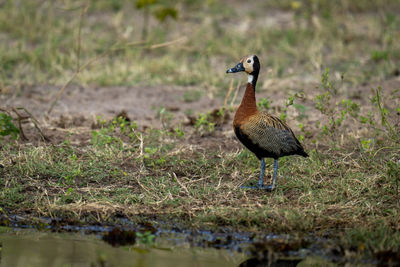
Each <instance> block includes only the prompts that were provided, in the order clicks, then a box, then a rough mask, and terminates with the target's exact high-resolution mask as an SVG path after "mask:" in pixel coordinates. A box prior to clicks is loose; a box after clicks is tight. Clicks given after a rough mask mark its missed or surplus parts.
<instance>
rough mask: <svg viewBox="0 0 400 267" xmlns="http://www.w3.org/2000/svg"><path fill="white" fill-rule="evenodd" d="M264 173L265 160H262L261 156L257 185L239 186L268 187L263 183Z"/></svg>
mask: <svg viewBox="0 0 400 267" xmlns="http://www.w3.org/2000/svg"><path fill="white" fill-rule="evenodd" d="M264 174H265V161H264V158H262V159H261V167H260V178H259V179H258V185H256V186H241V188H251V189H268V188H267V186H265V185H264Z"/></svg>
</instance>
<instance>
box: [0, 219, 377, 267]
mask: <svg viewBox="0 0 400 267" xmlns="http://www.w3.org/2000/svg"><path fill="white" fill-rule="evenodd" d="M3 225H7V227H1V226H0V266H17V267H18V266H21V267H22V266H23V267H25V266H28V267H29V266H32V267H39V266H40V267H42V266H45V267H46V266H62V267H70V266H71V267H72V266H74V267H75V266H90V267H97V266H101V267H105V266H107V267H108V266H138V267H139V266H167V267H168V266H173V267H178V266H300V267H301V266H309V265H314V266H336V265H337V264H339V265H340V264H346V263H352V264H353V263H354V264H361V265H362V266H364V265H368V264H373V263H377V262H376V261H375V262H374V260H372V261H371V260H368V261H361V262H360V261H359V259H357V258H355V257H353V256H352V255H351V253H350V252H351V251H346V250H344V249H343V248H342V247H341V246H340V245H339V244H337V243H336V242H334V241H333V240H329V239H322V238H317V237H312V236H306V237H294V236H290V235H274V234H268V233H264V234H262V233H259V234H254V233H251V232H234V231H231V230H229V229H223V228H220V229H219V230H218V231H209V230H194V229H184V228H180V227H178V226H175V227H174V226H173V225H171V224H168V223H163V222H160V221H158V222H148V223H143V224H135V223H133V222H131V221H129V220H122V221H120V223H119V224H118V225H78V224H73V223H71V222H66V221H63V220H58V219H49V218H40V219H39V220H38V221H37V222H36V223H35V224H34V225H32V224H29V223H27V221H26V220H25V219H24V218H22V217H21V218H19V217H18V218H17V217H15V218H12V220H9V219H7V220H4V219H3ZM349 255H350V256H349Z"/></svg>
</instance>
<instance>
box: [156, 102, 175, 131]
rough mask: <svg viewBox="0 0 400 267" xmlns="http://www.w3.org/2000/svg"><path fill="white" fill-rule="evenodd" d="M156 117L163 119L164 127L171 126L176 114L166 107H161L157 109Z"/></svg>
mask: <svg viewBox="0 0 400 267" xmlns="http://www.w3.org/2000/svg"><path fill="white" fill-rule="evenodd" d="M156 117H157V118H158V119H159V120H160V121H161V124H162V126H163V128H164V129H167V128H170V127H171V121H172V119H173V118H174V114H172V113H171V112H169V111H168V110H166V109H165V107H160V108H158V109H157V114H156Z"/></svg>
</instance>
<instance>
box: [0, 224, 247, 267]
mask: <svg viewBox="0 0 400 267" xmlns="http://www.w3.org/2000/svg"><path fill="white" fill-rule="evenodd" d="M2 231H3V233H0V244H1V250H0V253H1V254H0V263H1V264H0V266H16V267H19V266H21V267H29V266H31V267H43V266H62V267H69V266H71V267H72V266H74V267H78V266H79V267H80V266H91V267H95V266H96V267H97V266H102V267H103V266H137V267H140V266H167V267H168V266H173V267H178V266H238V265H239V264H240V263H241V262H242V261H243V260H244V257H245V256H244V254H242V253H238V252H234V251H229V250H225V249H220V250H218V249H214V248H199V247H190V246H187V245H175V246H163V245H162V244H163V243H169V241H168V240H167V241H165V240H160V241H161V242H159V241H155V242H154V243H153V244H152V245H143V244H142V245H125V246H118V247H113V246H111V245H110V244H108V243H106V242H104V241H102V240H101V238H99V237H98V236H97V235H84V234H81V233H54V232H49V231H36V230H32V229H6V228H3V230H2Z"/></svg>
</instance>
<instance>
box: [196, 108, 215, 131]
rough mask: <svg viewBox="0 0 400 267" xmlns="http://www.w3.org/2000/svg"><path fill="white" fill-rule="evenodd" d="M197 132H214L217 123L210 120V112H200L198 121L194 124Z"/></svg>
mask: <svg viewBox="0 0 400 267" xmlns="http://www.w3.org/2000/svg"><path fill="white" fill-rule="evenodd" d="M194 127H195V128H196V130H197V132H199V133H200V134H202V135H203V134H205V133H212V132H213V131H214V129H215V123H213V122H211V121H210V117H209V115H208V114H204V113H200V114H199V115H198V116H197V119H196V122H195V124H194Z"/></svg>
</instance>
